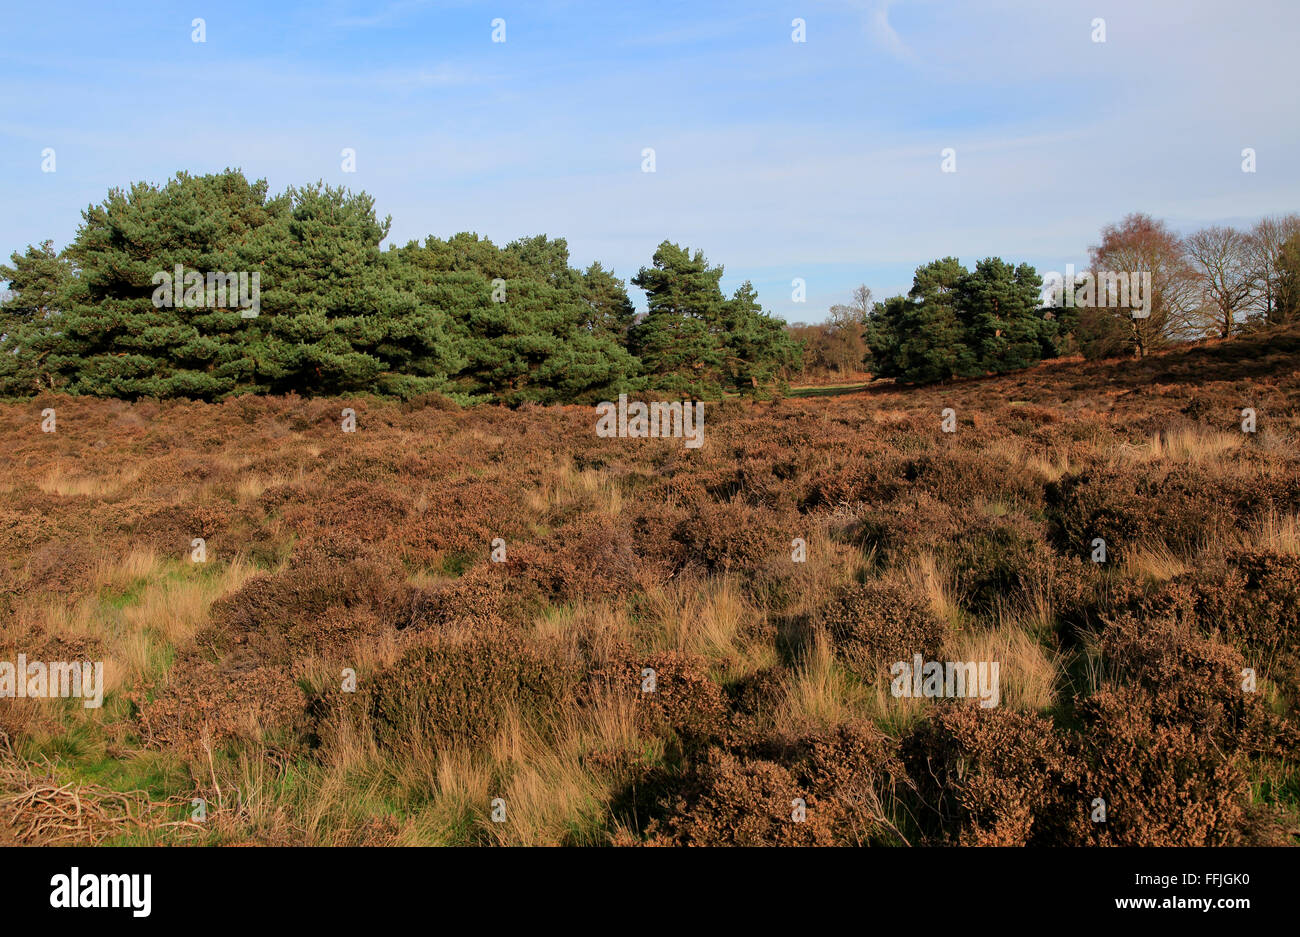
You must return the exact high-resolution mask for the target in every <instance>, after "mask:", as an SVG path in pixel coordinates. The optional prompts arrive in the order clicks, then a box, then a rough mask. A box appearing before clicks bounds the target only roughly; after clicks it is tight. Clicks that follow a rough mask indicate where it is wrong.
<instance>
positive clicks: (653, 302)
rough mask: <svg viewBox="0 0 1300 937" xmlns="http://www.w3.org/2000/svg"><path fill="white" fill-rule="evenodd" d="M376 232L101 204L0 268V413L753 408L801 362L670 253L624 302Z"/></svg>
mask: <svg viewBox="0 0 1300 937" xmlns="http://www.w3.org/2000/svg"><path fill="white" fill-rule="evenodd" d="M389 223H390V219H388V218H385V219H384V220H382V221H381V220H379V219H378V218H377V217H376V215H375V211H374V202H373V200H372V199H371V198H370V197H369V196H368V195H366V194H365V193H358V194H354V193H351V192H348V191H346V190H344V189H339V188H333V187H331V186H328V185H323V184H316V185H310V186H305V187H301V188H297V187H290V188H289V189H288V190H287V191H285V192H284V193H282V194H279V195H271V194H270V193H269V192H268V188H267V184H266V182H265V181H264V180H261V181H257V182H249V181H248V180H247V179H246V178H245V177H244V175H243V173H242V172H239V171H238V170H226V171H225V172H223V173H219V174H212V175H203V176H194V175H190V174H188V173H179V174H178V175H177V176H176V177H175V178H174V179H172V180H170V181H169V182H167V184H165V185H163V186H155V185H151V184H147V183H137V184H135V185H133V186H131V188H130V189H129V190H127V191H123V190H119V189H114V190H112V191H110V192H109V195H108V198H107V199H105V200H104V201H103V202H102V203H100V204H98V205H94V206H91V207H90V208H88V209H87V210H86V211H85V212H83V223H82V225H81V226H80V228H79V229H78V232H77V236H76V238H75V240H74V241H73V242H72V243H71V244H69V245H68V246H67V247H66V248H65V249H64V250H63V251H62V252H55V251H54V249H53V246H52V244H51V243H50V242H46V243H45V244H43V245H41V246H39V247H29V248H28V249H27V251H26V252H25V253H15V254H13V256H12V259H11V265H10V266H0V278H4V279H7V280H9V284H10V287H9V288H10V297H9V298H8V300H7V301H6V302H5V303H4V305H3V306H2V307H0V395H4V396H25V395H30V394H33V393H37V392H40V391H43V390H58V391H64V392H67V393H73V394H90V395H97V396H112V397H123V398H137V397H176V396H182V397H191V398H197V399H205V400H213V399H220V398H223V397H227V396H230V395H233V394H242V393H287V392H291V391H292V392H296V393H299V394H304V395H326V394H350V393H367V392H368V393H375V394H381V395H393V396H399V397H403V398H409V397H412V396H415V395H418V394H423V393H428V392H439V393H443V394H446V395H448V396H451V397H452V398H453V399H456V400H459V401H461V402H474V401H482V400H495V401H500V402H504V403H509V404H517V403H523V402H528V401H532V402H538V403H552V402H564V403H585V402H593V401H596V400H601V399H611V398H612V397H614V396H616V395H617V394H619V393H622V392H637V391H650V390H661V391H664V392H671V393H681V394H687V395H690V396H693V397H697V398H710V397H717V396H719V395H721V394H722V393H723V392H724V391H726V390H734V391H739V392H742V393H748V394H754V395H761V394H766V393H769V392H771V391H772V390H773V389H775V388H777V387H779V386H780V385H781V383H782V381H783V376H784V374H785V373H786V371H787V369H789V368H790V367H793V366H797V365H798V362H799V356H800V346H799V343H798V342H796V341H794V340H793V339H792V338H790V337H789V336H788V335H787V333H786V331H785V329H784V326H783V323H782V322H781V321H780V320H777V319H775V318H773V317H771V316H770V315H768V314H766V313H765V312H764V311H763V310H762V308H761V307H760V306H759V303H758V297H757V294H756V293H755V291H754V289H753V287H752V286H751V285H750V284H749V283H745V284H743V285H742V286H741V287H740V288H739V289H737V290H736V291H735V293H734V295H733V296H732V297H731V298H727V297H726V296H725V295H724V294H723V292H722V290H721V287H720V285H719V283H720V280H721V277H722V268H721V267H717V266H710V265H709V263H708V262H707V260H706V259H705V258H704V256H703V254H702V253H700V252H699V251H696V252H695V253H694V254H692V253H690V252H689V251H688V250H686V249H684V248H681V247H678V246H677V245H675V244H672V243H669V242H667V241H665V242H664V243H663V244H661V245H660V246H659V248H658V250H656V252H655V254H654V258H653V262H652V265H651V266H649V267H646V268H643V269H642V270H641V271H640V272H639V273H638V274H637V275H636V277H635V278H634V279H633V281H632V282H633V283H634V284H635V285H636V286H639V287H641V288H642V289H644V290H645V291H646V293H647V296H648V300H649V312H648V313H647V314H646V315H644V316H642V317H638V316H637V315H636V311H635V309H634V307H633V305H632V303H631V301H630V300H629V298H628V295H627V289H626V285H625V284H624V282H623V281H621V280H619V279H618V278H616V277H615V276H614V275H613V273H612V272H611V271H609V270H606V269H605V268H603V267H602V266H601V265H600V264H599V263H595V264H592V265H591V266H590V267H588V268H587V269H585V270H578V269H574V268H573V267H571V266H570V265H569V253H568V247H567V245H566V243H565V242H564V240H563V239H552V238H548V237H546V236H544V235H542V236H537V237H532V238H525V239H522V240H518V241H514V242H512V243H510V244H508V245H507V246H505V247H497V246H496V245H495V244H493V243H492V242H491V241H489V240H487V239H484V238H480V237H478V236H477V235H474V234H457V235H455V236H453V237H451V238H448V239H446V240H443V239H439V238H436V237H429V238H428V239H426V240H425V241H424V243H423V244H420V243H418V242H415V241H412V242H410V243H408V244H406V245H405V246H402V247H390V248H389V249H388V250H381V249H380V246H379V245H380V243H381V242H382V241H383V240H384V238H385V237H386V236H387V234H388V230H389ZM178 266H179V267H180V268H181V269H182V271H184V272H186V273H199V274H204V275H206V274H208V273H211V272H214V271H217V272H223V273H232V272H245V273H249V274H252V273H256V274H257V275H258V283H259V286H260V302H259V304H258V309H257V315H256V316H251V315H247V314H246V313H247V310H244V309H241V308H240V307H239V305H238V304H237V303H235V302H234V301H227V302H226V304H225V305H217V304H215V303H213V302H211V297H208V301H206V302H198V303H190V304H186V303H185V302H184V301H183V299H184V297H183V296H180V295H178V296H176V297H175V301H174V302H172V303H171V304H161V305H160V304H159V303H158V302H155V296H156V293H157V291H158V290H159V287H158V285H157V284H158V282H159V281H158V276H159V275H160V273H166V274H168V275H169V276H170V274H171V272H172V271H173V270H174V269H176V268H177V267H178Z"/></svg>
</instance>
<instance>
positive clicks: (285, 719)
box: [131, 654, 307, 758]
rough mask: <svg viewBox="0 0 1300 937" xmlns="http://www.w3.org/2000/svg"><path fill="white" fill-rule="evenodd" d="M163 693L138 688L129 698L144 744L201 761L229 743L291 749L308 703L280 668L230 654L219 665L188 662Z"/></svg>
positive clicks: (149, 687) (153, 688) (146, 686)
mask: <svg viewBox="0 0 1300 937" xmlns="http://www.w3.org/2000/svg"><path fill="white" fill-rule="evenodd" d="M185 663H186V664H187V665H188V666H184V667H180V668H177V673H176V676H175V677H174V678H173V679H171V680H170V681H169V682H168V683H167V685H166V686H165V687H162V688H158V687H156V686H155V685H154V684H152V683H148V682H146V683H142V684H140V685H139V686H137V687H136V688H135V689H134V691H133V692H132V694H131V696H132V699H133V701H134V702H135V705H136V725H137V727H138V728H139V731H140V735H141V737H142V738H143V739H144V741H145V742H146V743H147V744H149V745H151V746H154V747H158V748H163V749H170V750H172V751H178V752H181V753H184V754H186V755H188V756H190V757H194V758H199V757H202V756H203V755H204V753H205V750H204V745H205V744H206V745H208V746H213V745H220V744H223V743H226V742H229V741H231V740H233V739H248V740H251V741H255V742H256V741H263V740H267V741H269V742H271V743H272V744H275V745H277V746H278V747H283V746H290V747H291V746H292V745H294V744H295V742H296V740H297V739H298V738H299V736H300V733H301V731H302V730H303V728H304V727H305V720H304V717H305V715H306V703H307V699H306V696H305V695H304V693H303V691H302V689H301V688H300V687H299V686H298V684H297V683H296V682H295V681H294V680H293V678H292V677H291V676H290V674H289V669H288V668H287V667H283V666H261V665H259V664H257V662H256V661H255V660H253V659H250V658H249V657H247V656H245V655H240V654H234V655H231V656H230V657H228V658H227V659H226V660H224V661H221V662H219V663H213V662H212V661H206V660H201V659H199V658H197V657H193V658H187V660H186V661H185Z"/></svg>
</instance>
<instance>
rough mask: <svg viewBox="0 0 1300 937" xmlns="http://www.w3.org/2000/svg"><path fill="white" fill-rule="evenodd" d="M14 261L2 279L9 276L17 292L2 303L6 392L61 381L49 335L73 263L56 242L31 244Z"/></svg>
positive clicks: (1, 362)
mask: <svg viewBox="0 0 1300 937" xmlns="http://www.w3.org/2000/svg"><path fill="white" fill-rule="evenodd" d="M10 261H11V262H12V263H13V266H12V267H7V266H5V265H3V264H0V278H3V279H6V280H8V281H9V292H10V294H11V295H10V297H9V299H8V300H7V301H6V302H5V303H4V305H3V306H0V394H30V393H33V392H36V391H38V390H41V389H46V390H49V389H52V388H53V387H54V386H55V384H54V379H53V376H52V375H51V374H50V373H49V370H48V368H47V367H46V365H45V359H46V358H47V357H48V355H49V350H48V349H49V347H50V345H49V343H48V341H46V340H44V338H43V337H44V335H45V333H47V332H48V331H49V329H50V325H49V323H50V320H51V318H52V317H54V316H55V315H57V313H58V306H59V297H60V295H61V294H62V293H63V292H64V291H65V290H66V289H67V285H68V283H69V281H70V280H71V279H72V268H71V265H70V264H69V263H68V261H67V260H66V258H64V257H61V256H60V255H58V254H56V253H55V251H54V242H53V241H45V242H44V243H43V244H41V246H40V247H33V246H31V245H29V246H28V248H27V252H26V253H24V254H19V253H18V252H17V251H15V252H14V253H13V254H12V255H11V257H10Z"/></svg>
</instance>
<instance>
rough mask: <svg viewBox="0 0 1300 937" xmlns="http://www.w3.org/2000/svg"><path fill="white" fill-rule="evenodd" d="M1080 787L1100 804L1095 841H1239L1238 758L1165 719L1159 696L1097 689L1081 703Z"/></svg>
mask: <svg viewBox="0 0 1300 937" xmlns="http://www.w3.org/2000/svg"><path fill="white" fill-rule="evenodd" d="M1080 715H1081V716H1082V719H1083V723H1084V729H1083V741H1084V757H1085V759H1086V760H1087V762H1088V772H1087V780H1086V782H1085V784H1084V790H1085V791H1086V795H1087V798H1088V800H1089V801H1090V802H1091V800H1092V799H1094V798H1101V799H1103V800H1104V801H1105V808H1106V822H1105V824H1098V825H1097V831H1096V835H1097V837H1099V838H1100V840H1101V841H1102V842H1106V843H1112V844H1115V845H1120V846H1220V845H1231V844H1233V843H1235V842H1238V841H1239V839H1240V838H1241V834H1242V827H1243V823H1244V822H1245V818H1246V812H1245V807H1246V792H1247V785H1246V779H1245V776H1244V774H1243V772H1242V769H1241V766H1240V763H1239V760H1238V759H1237V758H1233V757H1225V755H1224V753H1223V752H1222V751H1221V750H1220V749H1219V747H1218V745H1217V744H1216V743H1215V740H1214V739H1213V738H1212V737H1211V735H1210V734H1209V733H1207V732H1204V731H1201V730H1199V729H1198V728H1197V727H1196V726H1195V725H1193V724H1192V723H1191V722H1190V721H1178V722H1170V721H1169V720H1168V714H1167V711H1166V706H1165V704H1162V703H1161V702H1160V699H1159V697H1158V695H1156V694H1152V693H1151V692H1149V691H1147V690H1144V689H1141V688H1137V687H1120V688H1116V689H1111V690H1103V691H1101V692H1100V693H1097V694H1096V695H1094V696H1092V697H1090V698H1089V699H1087V700H1085V701H1084V702H1083V703H1082V704H1081V705H1080Z"/></svg>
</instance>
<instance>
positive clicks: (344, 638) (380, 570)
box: [197, 550, 409, 664]
mask: <svg viewBox="0 0 1300 937" xmlns="http://www.w3.org/2000/svg"><path fill="white" fill-rule="evenodd" d="M408 603H409V597H408V595H407V590H406V587H405V586H404V585H403V584H402V582H401V579H400V578H399V576H398V575H397V574H395V573H394V571H393V570H392V569H391V568H387V567H383V566H380V565H378V564H376V563H375V562H373V561H369V560H363V561H358V560H352V561H339V560H337V559H333V558H331V557H329V556H328V555H327V554H324V553H322V552H320V551H315V550H313V551H308V552H306V553H303V554H298V555H295V556H294V557H293V558H292V560H291V561H290V564H289V567H288V568H287V569H285V570H284V571H283V572H280V573H275V574H260V575H257V576H254V577H253V578H252V579H250V580H249V581H248V582H246V583H245V584H244V586H243V588H241V589H240V590H239V591H238V592H236V593H234V594H232V595H228V596H224V597H222V598H220V599H218V600H217V601H215V602H213V603H212V607H211V611H210V618H211V621H210V623H209V625H208V626H207V627H206V628H205V629H203V631H202V632H201V633H200V635H199V636H198V638H197V643H198V644H199V645H200V646H205V647H212V648H214V649H216V650H218V651H221V652H226V651H230V650H232V649H234V648H239V649H241V650H242V651H243V652H245V653H250V654H254V655H256V656H257V657H258V658H259V659H261V660H263V661H264V662H266V663H268V664H271V663H283V664H287V663H289V662H290V661H291V660H292V659H293V658H294V657H295V656H296V655H298V654H302V653H307V652H322V653H327V652H330V651H333V650H337V649H338V648H339V647H340V645H346V643H349V642H350V641H351V640H353V639H355V638H356V637H358V636H360V635H361V634H364V633H367V631H369V633H374V632H375V631H376V630H378V629H382V628H383V627H394V626H396V625H397V624H399V623H404V621H405V618H404V615H405V612H406V609H407V606H408ZM331 612H332V613H333V615H332V616H331V617H330V618H328V619H327V617H326V616H327V613H331ZM340 612H342V613H345V615H347V616H350V618H349V617H344V618H342V620H340V616H339V613H340ZM366 622H368V623H370V625H371V627H370V628H369V629H363V628H360V627H355V626H356V625H360V624H362V623H366Z"/></svg>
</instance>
